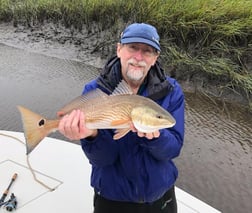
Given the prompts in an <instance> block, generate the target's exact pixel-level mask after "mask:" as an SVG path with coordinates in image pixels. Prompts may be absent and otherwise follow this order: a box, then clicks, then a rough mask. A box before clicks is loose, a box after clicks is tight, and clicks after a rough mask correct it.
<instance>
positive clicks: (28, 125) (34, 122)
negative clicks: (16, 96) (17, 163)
mask: <svg viewBox="0 0 252 213" xmlns="http://www.w3.org/2000/svg"><path fill="white" fill-rule="evenodd" d="M17 108H18V110H19V111H20V113H21V116H22V122H23V129H24V135H25V140H26V154H27V155H28V154H29V153H30V152H31V151H32V150H33V149H34V148H35V147H36V146H37V145H38V144H39V143H40V141H42V140H43V139H44V138H45V137H46V136H47V135H48V134H50V133H51V132H53V131H55V130H56V129H57V127H58V124H59V120H47V119H46V118H44V117H43V116H41V115H39V114H37V113H34V112H32V111H30V110H29V109H27V108H25V107H22V106H17Z"/></svg>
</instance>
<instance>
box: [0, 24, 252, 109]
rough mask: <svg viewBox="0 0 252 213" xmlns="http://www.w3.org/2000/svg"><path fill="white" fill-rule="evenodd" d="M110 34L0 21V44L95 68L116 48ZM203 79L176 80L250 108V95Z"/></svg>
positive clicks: (190, 89)
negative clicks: (16, 24) (15, 25)
mask: <svg viewBox="0 0 252 213" xmlns="http://www.w3.org/2000/svg"><path fill="white" fill-rule="evenodd" d="M110 34H111V32H109V30H107V31H106V30H105V31H103V32H101V31H100V30H99V29H98V27H96V26H95V25H94V26H93V28H92V30H91V31H87V30H86V29H85V28H84V27H83V29H82V30H81V31H78V30H75V29H71V28H65V27H64V26H63V25H61V24H53V23H50V22H49V23H44V24H41V25H36V26H32V27H26V26H23V25H18V26H17V27H14V26H13V24H12V22H9V23H0V43H2V44H5V45H8V46H12V47H15V48H19V49H24V50H27V51H30V52H35V53H39V54H45V55H48V56H51V57H57V58H61V59H67V60H74V61H79V62H82V63H85V64H87V65H91V66H93V67H95V68H98V69H101V68H102V67H103V65H104V64H105V62H106V60H107V59H108V58H109V57H111V56H112V55H114V53H115V51H116V42H117V41H113V40H111V37H110ZM109 39H110V40H109ZM107 41H109V42H107ZM106 42H107V43H109V44H106ZM112 43H113V44H112ZM165 70H166V69H165ZM205 82H209V79H207V77H206V76H195V78H194V79H192V80H186V81H179V83H180V84H181V86H182V88H183V90H184V91H185V92H189V93H202V94H204V95H206V96H207V97H209V98H210V99H211V98H213V99H217V100H219V101H221V102H228V103H232V104H239V105H241V106H243V107H246V108H248V111H249V110H250V111H251V110H252V106H251V104H252V102H251V100H250V98H249V97H248V99H246V98H245V97H244V96H243V95H241V94H238V93H237V91H236V92H234V91H232V90H231V89H221V90H220V88H221V85H218V84H219V82H214V83H209V84H206V83H205ZM215 83H216V84H215Z"/></svg>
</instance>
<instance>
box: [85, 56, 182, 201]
mask: <svg viewBox="0 0 252 213" xmlns="http://www.w3.org/2000/svg"><path fill="white" fill-rule="evenodd" d="M121 79H122V76H121V67H120V62H119V59H118V58H116V57H115V58H112V59H111V60H110V61H108V63H107V64H106V66H105V67H104V69H103V71H102V73H101V75H100V76H99V77H98V78H97V79H95V80H93V81H91V82H90V83H88V84H86V85H85V88H84V90H83V93H86V92H88V91H90V90H93V89H95V88H97V87H98V88H100V89H102V90H103V91H105V92H106V93H108V94H110V93H111V92H112V91H113V89H114V88H115V86H116V85H117V84H118V82H119V81H120V80H121ZM139 95H142V96H146V97H150V98H152V99H153V100H155V101H156V102H157V103H158V104H159V105H161V106H162V107H163V108H165V109H166V110H167V111H169V112H170V113H171V114H172V115H173V117H174V118H175V119H176V125H175V126H174V127H172V128H169V129H162V130H160V133H161V134H160V137H159V138H155V139H152V140H148V139H147V138H140V137H138V136H137V134H136V133H134V132H129V133H128V134H127V135H126V136H124V137H123V138H121V139H119V140H113V135H114V130H98V135H97V137H96V138H95V139H93V140H92V141H90V140H88V139H81V145H82V149H83V151H84V152H85V154H86V156H87V158H88V159H89V162H90V164H91V165H92V174H91V185H92V187H94V189H95V190H96V191H97V192H98V193H100V194H101V195H102V196H103V197H105V198H107V199H110V200H116V201H129V202H153V201H155V200H157V199H159V198H160V197H161V196H162V195H163V194H164V193H165V192H166V191H167V190H168V189H170V188H171V187H172V186H173V185H174V183H175V181H176V179H177V176H178V170H177V168H176V166H175V165H174V163H173V161H172V159H173V158H175V157H177V156H178V155H179V153H180V151H181V148H182V145H183V140H184V94H183V92H182V89H181V87H180V85H179V84H178V83H177V81H176V80H175V79H172V78H169V77H166V76H165V74H164V71H163V70H162V69H161V67H160V65H159V63H158V62H157V63H156V64H155V65H154V66H153V67H152V68H151V70H150V71H149V73H148V76H147V77H146V80H145V82H144V84H143V85H142V86H141V89H140V91H139Z"/></svg>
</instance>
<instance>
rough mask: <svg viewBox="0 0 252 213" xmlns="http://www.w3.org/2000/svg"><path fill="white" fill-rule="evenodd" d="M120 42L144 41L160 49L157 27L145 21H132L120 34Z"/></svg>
mask: <svg viewBox="0 0 252 213" xmlns="http://www.w3.org/2000/svg"><path fill="white" fill-rule="evenodd" d="M120 42H121V43H122V44H128V43H144V44H148V45H150V46H152V47H154V48H155V49H156V50H157V51H159V52H160V51H161V49H160V44H159V35H158V33H157V29H156V28H155V27H153V26H152V25H149V24H145V23H134V24H131V25H129V26H128V27H127V28H126V29H125V30H124V31H123V32H122V34H121V40H120Z"/></svg>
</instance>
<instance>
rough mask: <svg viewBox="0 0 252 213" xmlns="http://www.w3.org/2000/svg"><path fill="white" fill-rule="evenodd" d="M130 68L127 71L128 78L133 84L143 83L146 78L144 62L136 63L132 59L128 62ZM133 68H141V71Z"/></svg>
mask: <svg viewBox="0 0 252 213" xmlns="http://www.w3.org/2000/svg"><path fill="white" fill-rule="evenodd" d="M128 66H129V67H128V70H127V71H126V76H127V77H128V79H129V80H130V81H133V82H138V81H142V80H143V78H144V77H145V72H144V70H145V67H146V63H145V62H144V61H140V62H135V60H134V59H130V60H129V61H128ZM133 66H139V69H137V68H134V67H133Z"/></svg>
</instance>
